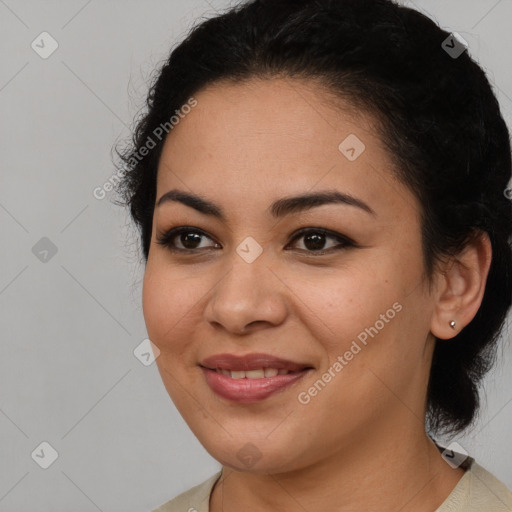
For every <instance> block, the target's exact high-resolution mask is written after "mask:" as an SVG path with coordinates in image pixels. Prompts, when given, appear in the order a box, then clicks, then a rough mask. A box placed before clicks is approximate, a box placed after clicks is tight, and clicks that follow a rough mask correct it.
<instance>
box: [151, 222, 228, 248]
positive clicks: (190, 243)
mask: <svg viewBox="0 0 512 512" xmlns="http://www.w3.org/2000/svg"><path fill="white" fill-rule="evenodd" d="M201 238H208V239H210V240H211V238H210V237H209V236H207V235H206V234H205V233H204V231H202V230H200V229H197V228H193V227H190V226H180V227H177V228H173V229H170V230H168V231H166V232H164V233H162V234H160V235H158V236H157V239H156V241H157V243H158V244H160V245H162V246H164V247H166V248H167V249H169V250H170V251H172V252H190V253H192V252H196V251H197V250H198V249H208V247H200V243H201ZM176 239H177V241H178V243H179V244H181V245H182V247H178V246H177V245H176ZM215 244H216V245H217V246H218V247H219V244H217V243H216V242H215ZM210 248H212V247H211V246H210Z"/></svg>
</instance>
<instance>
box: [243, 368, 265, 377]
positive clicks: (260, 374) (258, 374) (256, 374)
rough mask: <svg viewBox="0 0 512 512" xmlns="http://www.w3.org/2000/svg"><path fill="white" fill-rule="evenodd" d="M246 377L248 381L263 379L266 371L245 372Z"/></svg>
mask: <svg viewBox="0 0 512 512" xmlns="http://www.w3.org/2000/svg"><path fill="white" fill-rule="evenodd" d="M245 376H246V377H247V378H248V379H263V377H265V371H264V370H263V368H262V369H261V370H249V371H247V372H245Z"/></svg>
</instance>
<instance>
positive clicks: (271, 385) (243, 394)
mask: <svg viewBox="0 0 512 512" xmlns="http://www.w3.org/2000/svg"><path fill="white" fill-rule="evenodd" d="M201 369H202V370H203V373H204V376H205V378H206V382H207V383H208V385H209V386H210V388H211V389H212V391H214V392H215V393H217V395H219V396H221V397H222V398H226V399H227V400H231V401H232V402H238V403H252V402H258V401H260V400H264V399H265V398H268V397H269V396H271V395H273V394H274V393H277V392H278V391H282V390H284V389H285V388H287V387H289V386H291V385H292V384H294V383H295V382H297V381H298V380H300V379H302V378H303V377H304V375H306V374H307V373H308V372H309V371H310V370H302V371H300V372H295V373H288V374H286V375H276V376H275V377H263V378H262V379H247V378H244V379H233V378H231V377H226V376H225V375H222V373H217V371H215V370H210V369H209V368H204V367H201Z"/></svg>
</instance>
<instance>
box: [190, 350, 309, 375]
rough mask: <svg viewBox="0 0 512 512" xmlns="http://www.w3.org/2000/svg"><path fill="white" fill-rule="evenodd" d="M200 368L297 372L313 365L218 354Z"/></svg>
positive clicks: (268, 357) (207, 359)
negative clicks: (267, 369)
mask: <svg viewBox="0 0 512 512" xmlns="http://www.w3.org/2000/svg"><path fill="white" fill-rule="evenodd" d="M199 364H200V366H203V367H205V368H209V369H210V370H215V369H217V368H220V369H221V370H233V371H242V370H245V371H248V370H258V369H259V368H277V369H278V370H279V369H284V370H288V371H291V372H296V371H300V370H304V369H306V368H312V367H311V365H308V364H302V363H297V362H294V361H289V360H287V359H282V358H280V357H275V356H271V355H269V354H246V355H244V356H237V355H234V354H216V355H214V356H210V357H207V358H206V359H203V360H202V361H201V363H199Z"/></svg>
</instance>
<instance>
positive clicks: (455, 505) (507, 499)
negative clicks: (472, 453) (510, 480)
mask: <svg viewBox="0 0 512 512" xmlns="http://www.w3.org/2000/svg"><path fill="white" fill-rule="evenodd" d="M436 512H512V493H511V492H510V490H509V489H508V488H507V487H506V485H505V484H504V483H503V482H501V481H500V480H498V479H497V478H496V477H495V476H494V475H493V474H491V473H489V471H487V470H486V469H484V468H483V467H482V466H480V465H479V464H477V463H476V462H475V461H474V460H472V461H471V465H470V467H469V469H467V471H466V473H465V474H464V476H463V477H462V478H461V479H460V481H459V483H458V484H457V485H456V486H455V488H454V489H453V491H452V492H451V493H450V495H449V496H448V498H447V499H446V501H445V502H444V503H443V504H442V505H441V507H439V508H438V509H437V510H436Z"/></svg>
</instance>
